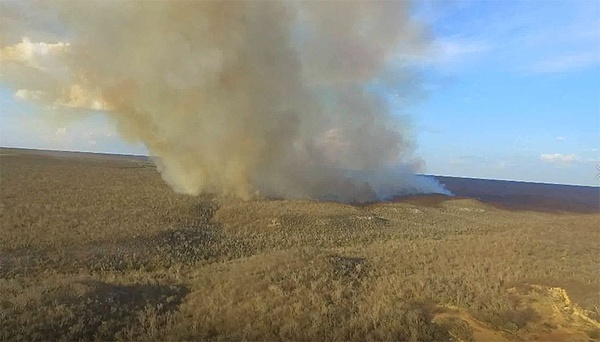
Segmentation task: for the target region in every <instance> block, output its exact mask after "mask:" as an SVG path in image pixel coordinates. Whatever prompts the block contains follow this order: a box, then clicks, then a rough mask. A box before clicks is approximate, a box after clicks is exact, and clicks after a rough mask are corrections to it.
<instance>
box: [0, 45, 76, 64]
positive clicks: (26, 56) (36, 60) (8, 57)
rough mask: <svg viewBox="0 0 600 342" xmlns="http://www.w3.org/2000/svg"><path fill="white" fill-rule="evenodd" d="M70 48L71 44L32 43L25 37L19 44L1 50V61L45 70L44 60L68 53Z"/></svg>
mask: <svg viewBox="0 0 600 342" xmlns="http://www.w3.org/2000/svg"><path fill="white" fill-rule="evenodd" d="M69 47H70V44H69V43H64V42H58V43H54V44H51V43H45V42H31V41H30V40H29V39H28V38H26V37H25V38H23V39H22V41H21V42H20V43H18V44H15V45H11V46H6V47H3V48H2V49H1V50H0V60H2V62H3V63H4V62H18V63H23V64H25V65H28V66H30V67H34V68H37V69H45V66H44V64H45V62H44V60H46V59H48V57H49V56H51V55H56V54H62V53H64V52H66V51H67V50H68V49H69Z"/></svg>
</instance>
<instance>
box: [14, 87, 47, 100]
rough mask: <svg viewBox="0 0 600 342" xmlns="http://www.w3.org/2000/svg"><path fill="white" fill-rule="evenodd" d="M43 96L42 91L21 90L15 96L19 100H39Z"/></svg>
mask: <svg viewBox="0 0 600 342" xmlns="http://www.w3.org/2000/svg"><path fill="white" fill-rule="evenodd" d="M43 94H44V92H43V91H40V90H29V89H19V90H17V91H16V92H15V95H14V96H15V98H16V99H18V100H39V99H40V98H41V97H42V95H43Z"/></svg>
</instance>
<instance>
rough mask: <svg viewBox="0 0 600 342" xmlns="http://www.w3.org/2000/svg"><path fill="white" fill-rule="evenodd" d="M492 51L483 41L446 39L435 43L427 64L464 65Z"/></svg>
mask: <svg viewBox="0 0 600 342" xmlns="http://www.w3.org/2000/svg"><path fill="white" fill-rule="evenodd" d="M490 49H491V46H490V44H488V43H485V42H483V41H476V40H467V39H460V38H446V39H441V40H438V41H436V42H434V43H433V50H432V52H433V54H432V57H430V58H429V59H428V60H427V61H426V62H429V63H430V64H435V65H449V64H455V63H462V62H465V61H466V60H468V59H471V58H473V57H477V56H479V55H481V54H482V53H484V52H487V51H488V50H490Z"/></svg>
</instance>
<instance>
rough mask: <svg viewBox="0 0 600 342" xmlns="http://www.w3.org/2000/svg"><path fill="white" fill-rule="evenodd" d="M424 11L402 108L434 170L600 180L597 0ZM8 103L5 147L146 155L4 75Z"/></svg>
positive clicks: (103, 125)
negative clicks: (409, 96) (43, 105)
mask: <svg viewBox="0 0 600 342" xmlns="http://www.w3.org/2000/svg"><path fill="white" fill-rule="evenodd" d="M415 13H416V15H417V17H418V18H419V19H421V20H423V21H424V22H426V23H428V25H429V26H430V36H431V39H432V46H431V49H430V51H429V53H428V54H427V57H426V58H425V60H424V61H421V62H420V63H419V64H418V66H417V67H418V72H419V73H420V76H421V78H422V80H423V90H424V91H423V94H424V96H423V99H422V100H420V101H417V102H412V103H411V104H410V105H409V106H408V108H406V107H404V106H403V107H400V106H398V107H397V108H394V107H393V109H394V111H395V112H397V113H398V114H402V115H405V114H409V115H410V116H411V122H412V125H413V134H414V136H415V138H416V141H417V144H418V148H417V151H416V154H417V155H418V156H420V157H422V158H423V159H424V160H425V163H426V169H425V172H426V173H428V174H437V175H451V176H464V177H477V178H494V179H511V180H524V181H535V182H550V183H562V184H584V185H598V184H599V181H598V180H597V179H596V174H598V171H597V169H596V165H599V164H600V151H599V149H600V2H599V1H526V2H507V1H425V2H419V3H417V4H416V7H415ZM391 103H392V105H394V100H393V99H392V100H391ZM0 107H1V108H2V109H1V110H0V123H1V125H0V145H1V146H18V147H29V148H50V149H64V150H85V151H96V152H113V153H133V154H144V153H146V150H145V148H144V146H143V145H142V144H139V143H133V144H132V143H127V142H124V141H122V140H121V139H120V138H119V136H118V134H117V133H116V131H115V129H114V126H113V124H112V122H110V121H109V119H108V118H106V117H105V116H104V115H102V113H100V112H92V113H79V114H72V115H71V116H64V117H57V116H55V114H50V113H49V112H48V111H47V110H43V109H40V108H37V107H34V106H33V105H32V104H29V103H27V102H25V101H22V100H19V99H18V98H17V97H16V96H15V89H12V88H10V87H9V85H7V84H5V83H4V82H0ZM48 115H53V116H52V118H53V120H54V121H55V123H56V122H58V123H59V124H58V125H56V124H53V125H48V121H47V116H48ZM73 115H76V116H78V117H75V118H74V117H73ZM44 116H46V117H45V118H44Z"/></svg>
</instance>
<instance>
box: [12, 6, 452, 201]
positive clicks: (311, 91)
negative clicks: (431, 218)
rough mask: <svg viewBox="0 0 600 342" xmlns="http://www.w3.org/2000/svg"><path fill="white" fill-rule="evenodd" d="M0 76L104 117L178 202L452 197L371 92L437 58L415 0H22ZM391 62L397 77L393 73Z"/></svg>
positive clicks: (54, 102)
mask: <svg viewBox="0 0 600 342" xmlns="http://www.w3.org/2000/svg"><path fill="white" fill-rule="evenodd" d="M0 6H1V9H2V11H0V12H1V13H2V14H1V16H2V18H1V19H2V30H1V34H2V40H1V44H2V45H1V47H2V53H1V57H2V79H3V81H4V82H7V83H9V84H11V86H12V87H14V88H15V89H18V91H17V92H18V93H19V96H21V97H22V98H26V99H29V100H32V101H37V102H38V103H40V104H43V105H44V106H46V107H48V106H50V107H52V108H54V109H55V110H57V111H65V110H89V109H96V110H103V111H105V112H106V113H107V115H110V116H111V117H112V118H114V120H115V122H116V125H117V129H118V132H119V134H120V135H121V136H122V137H123V138H125V139H127V140H129V141H141V142H143V143H144V144H145V145H146V147H147V148H148V150H149V151H150V153H151V154H152V155H153V156H154V161H155V163H156V164H157V166H158V169H159V170H160V172H161V175H162V177H163V178H164V180H165V181H166V182H167V183H168V184H169V185H171V187H173V189H175V190H176V191H178V192H181V193H186V194H191V195H198V194H201V193H217V194H225V195H233V196H237V197H240V198H244V199H248V198H251V197H254V196H257V195H259V196H274V197H285V198H295V197H304V198H333V199H336V200H341V201H371V200H375V199H378V198H383V197H393V196H396V195H403V194H409V193H432V192H439V193H444V192H445V190H444V189H443V188H442V187H441V186H440V185H439V184H438V183H437V182H435V181H433V180H431V179H424V178H422V177H417V176H415V175H414V174H413V172H415V171H417V170H416V169H417V167H418V165H419V164H420V163H421V162H420V161H419V159H418V158H415V157H414V156H413V151H414V143H413V141H412V139H411V137H410V134H409V131H408V128H407V127H406V124H405V123H403V122H401V121H399V120H398V119H395V118H394V117H392V116H391V115H390V112H389V108H388V105H387V103H386V101H385V100H384V99H382V97H381V96H380V95H378V93H377V92H375V91H373V90H372V89H369V84H371V83H372V82H374V81H377V80H385V79H387V80H388V81H389V79H390V77H389V75H399V77H392V78H393V81H392V83H394V82H395V83H396V84H395V85H394V86H398V87H399V89H411V88H414V87H416V85H415V84H416V79H415V78H413V77H409V76H408V75H411V74H410V73H409V72H408V71H407V72H404V71H403V70H402V66H400V67H399V66H398V64H399V63H398V60H401V59H402V58H405V57H406V56H413V57H414V56H418V55H419V54H421V53H422V52H423V51H424V48H425V47H426V44H425V43H426V40H425V39H423V30H422V27H421V26H420V25H419V24H418V23H416V22H414V21H413V20H412V19H411V16H410V3H408V2H407V1H389V2H388V1H372V2H367V1H364V2H341V1H320V2H293V1H285V2H284V1H282V2H273V1H269V2H262V1H219V2H209V1H197V2H195V1H173V2H167V1H164V2H162V1H152V2H150V1H140V2H136V1H123V2H117V1H68V2H59V1H53V2H17V1H15V2H10V1H4V2H2V3H1V4H0ZM392 59H394V61H395V62H394V63H393V64H394V65H395V69H394V70H390V68H389V65H390V60H392Z"/></svg>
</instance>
